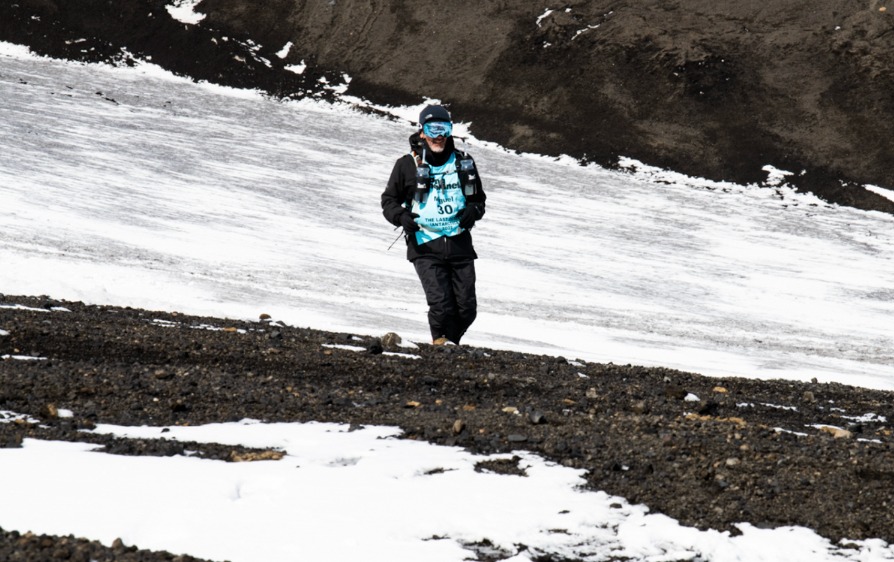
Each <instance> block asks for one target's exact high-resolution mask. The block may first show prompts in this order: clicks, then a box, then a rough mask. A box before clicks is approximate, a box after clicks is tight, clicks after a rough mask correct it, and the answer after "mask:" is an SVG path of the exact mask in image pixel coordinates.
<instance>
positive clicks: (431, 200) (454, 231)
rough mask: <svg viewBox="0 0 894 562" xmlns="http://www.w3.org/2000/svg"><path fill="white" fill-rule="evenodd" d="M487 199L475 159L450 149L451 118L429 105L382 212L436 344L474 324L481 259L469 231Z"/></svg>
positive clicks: (399, 163) (392, 179) (396, 167)
mask: <svg viewBox="0 0 894 562" xmlns="http://www.w3.org/2000/svg"><path fill="white" fill-rule="evenodd" d="M485 199H486V197H485V195H484V190H483V189H482V187H481V179H480V178H479V177H478V170H477V169H476V168H475V161H474V160H472V157H471V156H469V155H468V154H466V153H465V152H463V151H460V150H457V148H456V147H455V146H454V143H453V123H452V120H451V117H450V113H449V112H448V111H447V109H445V108H444V107H443V106H440V105H429V106H428V107H426V108H425V109H423V110H422V113H421V114H420V115H419V130H418V131H417V132H415V133H413V135H411V136H410V153H409V154H406V155H404V156H403V157H401V158H399V159H398V160H397V162H395V164H394V169H393V170H392V171H391V177H390V178H389V179H388V185H387V187H386V188H385V192H384V193H382V213H383V214H384V215H385V218H386V219H388V222H390V223H391V224H393V225H395V226H402V227H403V229H404V237H405V238H406V241H407V259H408V260H410V261H411V262H412V263H413V266H414V267H415V268H416V273H417V275H419V280H420V281H421V282H422V289H423V290H424V291H425V299H426V301H427V302H428V325H429V328H430V329H431V336H432V343H433V344H434V345H448V344H450V343H453V344H456V345H459V341H460V339H462V337H463V334H465V333H466V330H468V328H469V326H471V325H472V322H474V321H475V316H476V315H477V308H478V303H477V300H476V298H475V259H477V258H478V255H477V254H476V253H475V248H474V247H473V246H472V234H471V232H470V230H471V229H472V227H473V226H475V222H476V221H477V220H478V219H480V218H481V217H482V216H484V201H485Z"/></svg>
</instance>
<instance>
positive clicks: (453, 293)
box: [413, 256, 478, 344]
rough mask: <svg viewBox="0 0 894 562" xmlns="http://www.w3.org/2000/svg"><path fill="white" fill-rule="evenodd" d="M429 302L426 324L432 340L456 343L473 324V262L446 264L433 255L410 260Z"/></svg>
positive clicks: (465, 260) (476, 302)
mask: <svg viewBox="0 0 894 562" xmlns="http://www.w3.org/2000/svg"><path fill="white" fill-rule="evenodd" d="M413 265H414V266H415V267H416V274H417V275H419V280H420V281H422V289H423V290H424V291H425V300H426V301H427V302H428V325H429V328H431V337H432V339H433V340H435V339H437V338H440V337H442V336H443V337H445V338H447V339H448V340H450V341H452V342H453V343H456V344H458V343H459V340H460V339H461V338H462V337H463V334H465V333H466V330H468V329H469V326H471V325H472V322H474V321H475V316H477V314H478V301H477V299H476V298H475V261H474V260H471V259H464V260H462V261H447V260H443V259H441V258H437V257H433V256H423V257H418V258H416V259H415V260H413Z"/></svg>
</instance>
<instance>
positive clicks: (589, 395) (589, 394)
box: [587, 388, 599, 400]
mask: <svg viewBox="0 0 894 562" xmlns="http://www.w3.org/2000/svg"><path fill="white" fill-rule="evenodd" d="M587 398H589V399H591V400H595V399H596V398H599V393H598V392H596V389H595V388H588V389H587Z"/></svg>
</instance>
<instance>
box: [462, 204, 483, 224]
mask: <svg viewBox="0 0 894 562" xmlns="http://www.w3.org/2000/svg"><path fill="white" fill-rule="evenodd" d="M483 215H484V207H483V206H482V205H480V204H479V203H470V204H468V205H466V208H465V209H463V210H462V212H461V213H460V214H459V226H460V227H462V228H464V229H466V230H469V229H470V228H472V227H473V226H475V221H477V220H478V219H480V218H481V217H482V216H483Z"/></svg>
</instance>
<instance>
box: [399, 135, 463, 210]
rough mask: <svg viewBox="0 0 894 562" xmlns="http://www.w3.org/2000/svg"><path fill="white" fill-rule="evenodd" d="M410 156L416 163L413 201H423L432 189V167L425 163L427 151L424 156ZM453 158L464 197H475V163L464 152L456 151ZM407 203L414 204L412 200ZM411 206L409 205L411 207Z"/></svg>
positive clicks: (414, 153)
mask: <svg viewBox="0 0 894 562" xmlns="http://www.w3.org/2000/svg"><path fill="white" fill-rule="evenodd" d="M410 155H411V156H412V157H413V160H415V161H416V188H415V189H414V190H413V199H415V200H416V201H422V199H423V198H424V197H425V194H426V193H427V192H428V190H429V189H431V187H432V181H433V179H434V178H433V177H432V174H431V165H430V164H429V163H428V162H426V161H425V149H422V154H421V155H419V154H416V152H415V151H414V152H411V153H410ZM453 157H454V159H455V161H456V173H457V174H458V175H459V183H460V185H461V186H462V190H463V195H465V196H466V197H468V196H470V195H475V193H476V192H477V191H478V182H477V179H478V170H476V169H475V161H474V160H472V157H471V156H469V155H468V154H467V153H466V152H465V151H464V150H459V149H454V150H453ZM407 202H408V203H409V204H412V202H411V201H410V198H409V197H408V198H407ZM409 206H410V205H408V207H409Z"/></svg>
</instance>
